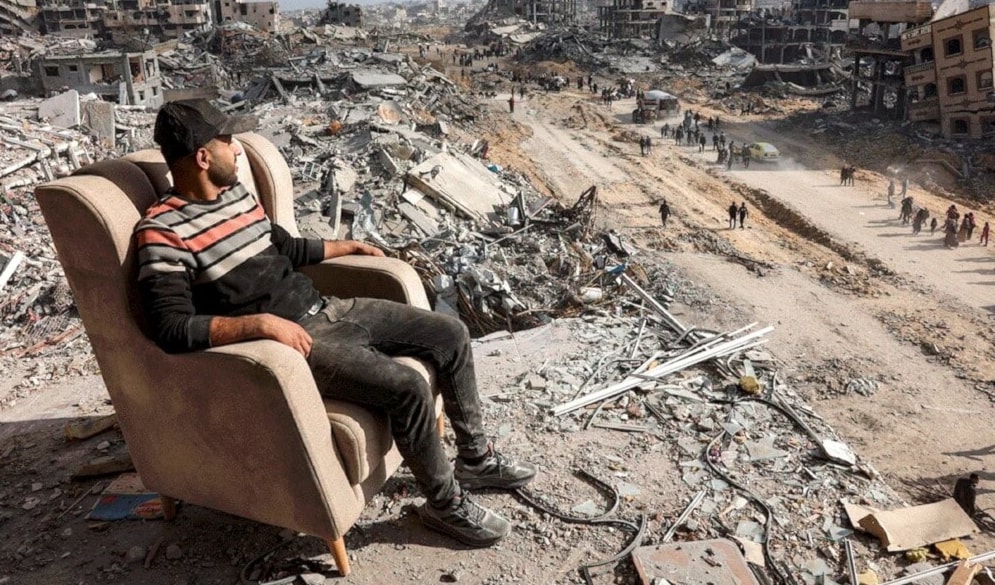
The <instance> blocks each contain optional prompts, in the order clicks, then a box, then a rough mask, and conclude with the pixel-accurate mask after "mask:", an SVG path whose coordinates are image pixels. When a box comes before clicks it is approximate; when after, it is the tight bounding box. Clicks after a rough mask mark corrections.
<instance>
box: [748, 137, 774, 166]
mask: <svg viewBox="0 0 995 585" xmlns="http://www.w3.org/2000/svg"><path fill="white" fill-rule="evenodd" d="M746 148H747V150H749V151H750V159H751V160H756V161H760V162H777V160H778V159H779V158H781V153H780V152H779V151H778V150H777V148H776V147H775V146H774V145H773V144H771V143H769V142H754V143H753V144H751V145H749V146H747V147H746Z"/></svg>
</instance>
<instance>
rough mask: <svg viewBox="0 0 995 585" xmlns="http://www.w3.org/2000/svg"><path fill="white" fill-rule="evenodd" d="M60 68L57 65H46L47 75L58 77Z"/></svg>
mask: <svg viewBox="0 0 995 585" xmlns="http://www.w3.org/2000/svg"><path fill="white" fill-rule="evenodd" d="M58 76H59V68H58V67H57V66H52V65H46V66H45V77H58Z"/></svg>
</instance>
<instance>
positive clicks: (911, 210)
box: [888, 177, 991, 248]
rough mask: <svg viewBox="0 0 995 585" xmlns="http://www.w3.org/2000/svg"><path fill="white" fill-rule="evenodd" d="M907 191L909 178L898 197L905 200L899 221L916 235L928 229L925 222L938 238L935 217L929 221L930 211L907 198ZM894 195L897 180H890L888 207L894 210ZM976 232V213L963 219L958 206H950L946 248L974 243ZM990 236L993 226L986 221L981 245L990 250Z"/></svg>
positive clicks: (968, 213) (980, 236) (970, 213)
mask: <svg viewBox="0 0 995 585" xmlns="http://www.w3.org/2000/svg"><path fill="white" fill-rule="evenodd" d="M908 190H909V179H908V178H907V177H906V178H904V179H902V191H901V192H900V193H899V194H898V195H899V196H900V197H901V198H902V199H901V202H900V210H899V212H898V219H900V220H902V225H909V224H910V223H911V224H912V233H913V234H916V235H918V234H919V233H920V232H921V231H922V228H923V227H924V226H925V225H926V221H927V220H929V233H930V235H933V234H935V233H936V230H937V228H938V227H940V220H939V219H938V218H936V217H933V218H930V213H929V210H928V209H926V208H925V207H920V206H918V205H916V203H915V200H914V199H913V198H912V196H911V195H909V194H908ZM895 191H896V187H895V180H894V179H890V180H889V181H888V205H889V206H891V207H894V206H895V203H894V199H893V197H895ZM977 228H978V221H977V219H975V217H974V212H973V211H968V212H967V213H965V214H963V215H961V213H960V211H959V210H958V209H957V206H956V205H950V207H948V208H947V211H946V214H945V217H944V219H943V246H944V247H946V248H956V247H958V246H960V245H961V244H964V243H967V242H970V241H972V240H973V239H974V230H976V229H977ZM990 233H991V226H990V225H989V222H987V221H986V222H985V224H984V226H982V228H981V233H980V235H979V238H978V245H980V246H987V245H988V239H989V236H990Z"/></svg>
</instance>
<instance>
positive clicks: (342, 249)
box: [325, 240, 384, 260]
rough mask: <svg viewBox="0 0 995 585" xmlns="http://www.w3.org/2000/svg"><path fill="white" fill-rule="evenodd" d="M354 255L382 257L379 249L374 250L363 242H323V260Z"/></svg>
mask: <svg viewBox="0 0 995 585" xmlns="http://www.w3.org/2000/svg"><path fill="white" fill-rule="evenodd" d="M354 254H355V255H360V256H383V255H384V253H383V252H382V251H380V249H379V248H374V247H373V246H371V245H369V244H367V243H365V242H357V241H356V240H342V241H334V242H325V260H331V259H332V258H341V257H342V256H351V255H354Z"/></svg>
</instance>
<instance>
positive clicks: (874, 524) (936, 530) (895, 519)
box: [860, 498, 978, 552]
mask: <svg viewBox="0 0 995 585" xmlns="http://www.w3.org/2000/svg"><path fill="white" fill-rule="evenodd" d="M860 526H861V527H862V528H864V529H865V530H867V531H868V532H870V533H871V534H873V535H874V536H877V537H878V539H880V540H881V545H882V546H884V547H885V548H886V549H887V550H888V551H889V552H895V551H903V550H909V549H913V548H919V547H923V546H929V545H931V544H934V543H937V542H942V541H944V540H950V539H953V538H959V537H962V536H967V535H969V534H974V533H975V532H978V527H977V526H976V525H975V524H974V522H973V521H972V520H971V518H970V517H969V516H968V515H967V514H966V513H965V512H964V510H963V509H961V507H960V505H959V504H958V503H957V502H956V501H954V499H953V498H947V499H946V500H942V501H940V502H936V503H933V504H925V505H922V506H912V507H909V508H903V509H900V510H891V511H885V512H875V513H873V514H870V515H869V516H865V517H864V518H862V519H861V520H860Z"/></svg>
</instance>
